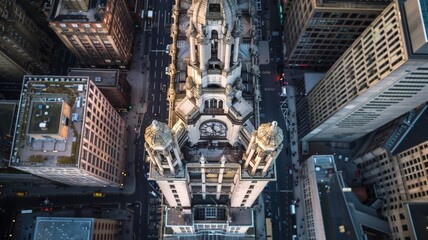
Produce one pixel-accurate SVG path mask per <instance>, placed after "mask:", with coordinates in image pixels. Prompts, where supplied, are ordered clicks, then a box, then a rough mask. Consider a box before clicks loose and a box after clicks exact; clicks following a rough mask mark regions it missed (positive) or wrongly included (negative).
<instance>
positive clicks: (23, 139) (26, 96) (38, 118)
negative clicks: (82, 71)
mask: <svg viewBox="0 0 428 240" xmlns="http://www.w3.org/2000/svg"><path fill="white" fill-rule="evenodd" d="M88 80H89V78H88V77H75V76H71V77H67V76H37V75H27V76H24V82H23V95H22V97H21V101H20V110H19V112H18V115H17V117H16V118H17V121H16V122H17V123H16V125H17V126H16V133H15V137H14V142H13V147H12V151H13V152H12V157H11V161H10V165H11V166H19V165H27V166H29V165H31V166H44V167H47V166H49V167H54V166H57V164H58V163H62V164H71V165H75V163H76V162H77V155H78V150H79V145H80V141H79V140H80V136H81V132H82V124H83V122H82V119H83V116H84V105H85V101H86V90H87V89H86V86H87V81H88ZM66 105H67V108H68V107H69V110H67V111H68V114H69V116H65V114H63V111H62V109H63V107H65V106H66ZM64 113H65V112H64ZM45 121H46V126H45V130H43V129H42V128H41V125H40V123H43V122H45ZM60 125H61V132H60V131H59V130H60V128H59V127H60ZM65 126H67V127H65ZM65 131H67V132H66V134H65V133H64V132H65ZM45 133H46V135H47V136H44V134H45ZM59 133H61V134H62V135H61V136H64V137H65V136H66V138H65V139H62V138H55V134H59ZM49 134H51V136H50V137H49ZM32 136H33V137H32ZM40 136H43V137H40ZM73 149H74V150H73ZM35 156H37V157H35ZM40 156H41V157H42V158H41V157H40ZM58 160H60V161H58Z"/></svg>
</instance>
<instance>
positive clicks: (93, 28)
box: [50, 0, 134, 68]
mask: <svg viewBox="0 0 428 240" xmlns="http://www.w3.org/2000/svg"><path fill="white" fill-rule="evenodd" d="M52 9H53V10H52V11H51V12H52V15H51V16H50V27H51V28H52V29H53V30H54V32H55V33H56V34H57V35H58V37H59V38H60V39H61V41H62V42H63V43H64V44H65V45H66V46H67V47H68V49H70V51H71V52H72V53H73V54H74V55H75V56H76V57H77V58H78V60H79V61H80V63H81V64H83V65H86V66H88V67H96V66H116V67H120V68H125V67H126V66H127V64H128V63H129V61H130V59H131V48H132V42H133V32H134V28H133V23H132V19H131V15H130V13H129V10H128V7H127V5H126V2H125V1H124V0H102V1H99V0H85V1H82V0H57V1H56V2H55V4H54V6H53V7H52Z"/></svg>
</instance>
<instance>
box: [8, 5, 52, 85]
mask: <svg viewBox="0 0 428 240" xmlns="http://www.w3.org/2000/svg"><path fill="white" fill-rule="evenodd" d="M0 13H1V14H0V65H1V66H2V67H1V68H0V79H1V80H2V82H9V83H10V82H15V83H16V82H21V81H22V77H23V76H24V74H29V73H33V74H46V73H48V72H49V66H48V64H49V57H50V55H51V54H52V51H53V42H52V40H51V39H49V36H48V35H47V34H46V33H45V32H44V31H43V30H41V29H40V28H39V27H38V26H37V25H36V24H35V22H34V21H33V20H32V19H31V18H29V17H28V15H27V14H26V13H25V11H24V10H23V8H22V7H21V6H20V5H19V4H17V3H16V1H0Z"/></svg>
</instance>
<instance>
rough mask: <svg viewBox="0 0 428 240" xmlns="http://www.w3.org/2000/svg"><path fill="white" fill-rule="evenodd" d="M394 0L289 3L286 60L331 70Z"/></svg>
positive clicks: (292, 64)
mask: <svg viewBox="0 0 428 240" xmlns="http://www.w3.org/2000/svg"><path fill="white" fill-rule="evenodd" d="M389 2H391V0H381V1H375V0H372V1H361V0H344V1H332V0H321V1H314V0H299V1H296V0H295V1H291V2H287V3H286V6H287V8H286V12H285V21H284V32H285V34H286V36H287V37H286V38H284V40H285V48H286V49H285V50H286V52H285V57H286V59H285V62H286V63H287V64H290V65H291V66H308V67H311V68H321V69H328V68H329V67H331V66H332V65H333V64H334V62H335V61H336V60H337V59H338V58H339V57H340V56H341V55H342V54H343V53H344V52H345V51H346V50H347V49H348V47H349V46H350V45H351V44H352V43H353V42H354V41H355V39H356V38H357V37H359V36H360V34H361V33H362V32H363V31H364V30H365V29H366V28H367V27H368V26H369V25H370V23H371V22H372V21H373V20H374V19H375V18H376V17H377V16H378V15H379V14H380V13H381V12H382V10H384V9H385V7H386V6H387V5H388V3H389Z"/></svg>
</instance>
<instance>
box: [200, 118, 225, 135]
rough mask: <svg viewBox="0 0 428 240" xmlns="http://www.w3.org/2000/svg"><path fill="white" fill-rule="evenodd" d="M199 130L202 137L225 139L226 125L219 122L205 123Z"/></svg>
mask: <svg viewBox="0 0 428 240" xmlns="http://www.w3.org/2000/svg"><path fill="white" fill-rule="evenodd" d="M199 129H200V131H201V136H202V137H226V131H227V128H226V125H225V124H224V123H221V122H217V121H214V122H205V123H203V124H202V125H201V127H200V128H199Z"/></svg>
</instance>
